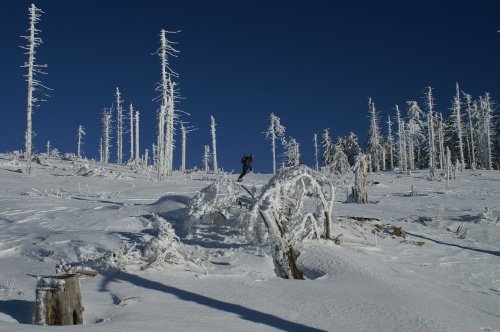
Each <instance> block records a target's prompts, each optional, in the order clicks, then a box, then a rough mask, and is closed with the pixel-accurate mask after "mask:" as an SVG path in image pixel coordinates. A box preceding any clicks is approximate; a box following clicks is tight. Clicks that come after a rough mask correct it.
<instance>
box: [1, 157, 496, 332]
mask: <svg viewBox="0 0 500 332" xmlns="http://www.w3.org/2000/svg"><path fill="white" fill-rule="evenodd" d="M48 162H49V164H50V165H48V166H41V165H36V168H35V175H34V176H26V175H24V174H22V173H18V172H16V170H17V169H19V168H22V167H23V165H22V164H18V165H16V164H15V163H12V162H10V156H8V155H6V154H0V331H35V330H37V331H40V330H41V331H45V330H53V329H54V327H52V328H51V327H40V326H34V325H31V322H32V314H33V309H34V295H35V291H34V290H35V284H36V278H35V277H34V276H36V275H44V274H52V273H54V268H55V266H56V264H57V263H59V262H60V260H64V261H65V262H67V263H71V264H80V265H83V266H86V267H88V268H93V269H95V270H96V271H98V272H99V274H98V275H97V276H96V277H81V278H80V283H81V289H82V293H83V294H82V295H83V305H84V306H85V311H84V322H85V324H84V325H81V326H75V327H72V328H71V329H72V330H74V331H123V330H126V331H160V330H171V331H277V330H286V331H391V330H392V331H500V223H499V222H498V218H499V217H500V172H498V171H476V172H474V173H473V172H471V171H465V172H463V173H459V174H458V178H457V179H456V180H451V181H450V185H449V188H446V183H445V182H444V181H432V182H431V181H428V180H427V179H426V176H427V173H426V172H424V171H417V172H414V173H413V174H410V175H408V174H399V173H398V172H385V173H381V174H375V175H374V176H373V177H371V178H370V180H372V181H374V183H372V185H371V186H370V187H369V201H370V202H369V204H365V205H358V204H352V203H345V201H346V199H345V194H344V193H345V191H346V190H347V189H348V188H349V185H348V184H345V185H342V186H339V187H338V188H337V195H336V203H335V207H334V215H335V217H336V221H335V223H334V225H333V226H332V234H333V235H334V236H337V235H339V234H343V235H342V236H341V237H340V239H341V240H342V243H341V245H335V244H334V243H333V241H325V240H308V242H307V243H306V244H305V246H304V249H303V251H302V254H301V256H300V257H299V265H300V267H301V268H302V269H303V270H304V272H305V274H306V276H307V278H308V280H284V279H280V278H277V277H276V276H275V274H274V271H273V268H274V267H273V263H272V259H271V257H270V256H269V248H268V247H267V246H266V245H255V244H250V243H248V242H246V241H244V240H243V237H241V236H239V234H238V230H237V229H235V228H234V225H232V224H231V223H229V222H226V223H221V222H218V223H214V224H213V225H206V224H205V225H195V230H194V231H193V232H192V233H189V234H188V233H187V231H186V227H184V226H185V223H186V219H187V214H186V209H185V207H186V204H187V203H188V202H189V200H190V198H191V197H193V196H194V195H195V194H196V193H197V192H198V191H199V190H201V189H202V188H204V187H206V186H207V185H208V184H210V183H211V181H212V180H213V178H215V176H213V175H212V176H211V179H210V180H205V179H203V175H202V174H195V173H193V174H191V175H183V174H178V173H176V174H174V176H172V177H170V178H168V180H167V181H165V182H157V181H155V180H154V178H155V176H154V171H151V170H150V171H149V174H148V170H134V169H131V168H130V167H128V166H116V165H93V164H92V163H90V162H88V163H87V166H84V164H85V163H83V162H76V163H74V162H71V161H62V160H55V159H49V160H48ZM82 167H83V168H82ZM89 171H91V172H89ZM84 174H86V175H87V176H83V175H84ZM229 177H234V178H236V177H237V175H229ZM269 179H270V176H269V175H262V174H249V175H247V176H246V177H245V183H246V184H248V185H249V186H252V185H253V186H255V187H256V188H257V189H259V188H261V187H262V186H263V185H264V184H266V183H267V181H268V180H269ZM412 185H413V186H414V189H415V190H416V192H417V196H413V197H412V196H410V195H409V194H410V191H411V186H412ZM486 208H487V209H486ZM485 209H486V210H485ZM154 214H157V215H159V216H160V217H162V218H164V219H165V220H167V221H168V222H170V223H171V224H172V225H173V227H174V229H175V231H176V233H177V235H178V236H179V237H180V240H181V241H182V243H183V244H184V247H185V249H186V251H187V252H188V253H189V255H190V257H191V258H192V261H191V262H189V263H188V264H181V265H175V264H168V263H164V264H162V265H155V266H153V267H150V268H148V269H145V270H141V266H144V265H145V264H144V262H141V263H140V262H138V261H137V260H133V259H131V257H132V258H133V257H134V256H133V255H129V256H127V255H126V253H127V252H129V253H130V252H131V251H132V250H133V248H134V244H135V245H138V244H140V243H144V241H145V239H150V238H151V237H152V236H151V227H152V226H151V225H152V220H153V218H154V217H153V216H154ZM355 217H356V218H355ZM359 217H363V218H359ZM356 219H357V220H356ZM376 219H377V220H376ZM375 225H378V226H375ZM382 225H383V226H382ZM393 226H396V227H401V228H402V229H403V230H404V231H405V232H407V237H406V238H401V237H396V236H391V235H389V233H390V232H391V231H392V230H393ZM377 227H378V228H377ZM457 230H458V231H457ZM113 253H114V256H113ZM124 253H125V254H124Z"/></svg>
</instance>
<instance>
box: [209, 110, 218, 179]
mask: <svg viewBox="0 0 500 332" xmlns="http://www.w3.org/2000/svg"><path fill="white" fill-rule="evenodd" d="M215 126H216V123H215V119H214V117H213V116H212V115H210V133H211V135H212V164H213V166H212V168H213V170H214V173H217V172H218V167H217V139H216V134H215Z"/></svg>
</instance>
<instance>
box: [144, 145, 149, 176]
mask: <svg viewBox="0 0 500 332" xmlns="http://www.w3.org/2000/svg"><path fill="white" fill-rule="evenodd" d="M143 163H144V166H148V164H149V150H148V149H145V150H144V159H143ZM148 174H149V173H148Z"/></svg>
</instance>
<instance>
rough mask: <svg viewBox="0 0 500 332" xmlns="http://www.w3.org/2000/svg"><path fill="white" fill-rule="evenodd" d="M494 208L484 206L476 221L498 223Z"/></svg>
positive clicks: (498, 219)
mask: <svg viewBox="0 0 500 332" xmlns="http://www.w3.org/2000/svg"><path fill="white" fill-rule="evenodd" d="M496 210H497V208H492V209H490V208H489V207H485V208H484V211H482V212H481V213H480V214H479V219H478V223H488V224H496V225H498V223H499V222H500V217H497V216H496V215H495V211H496Z"/></svg>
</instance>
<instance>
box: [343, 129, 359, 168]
mask: <svg viewBox="0 0 500 332" xmlns="http://www.w3.org/2000/svg"><path fill="white" fill-rule="evenodd" d="M343 149H344V152H345V154H346V156H347V160H348V161H349V165H351V166H354V164H356V158H357V156H358V154H360V153H361V148H360V147H359V142H358V135H356V134H355V133H353V132H350V133H349V135H347V137H346V139H345V140H344V147H343Z"/></svg>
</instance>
